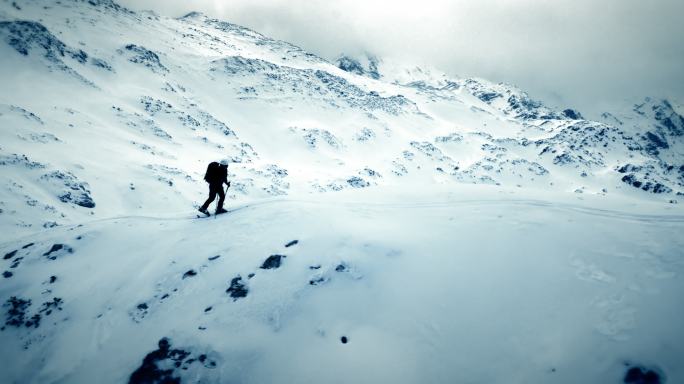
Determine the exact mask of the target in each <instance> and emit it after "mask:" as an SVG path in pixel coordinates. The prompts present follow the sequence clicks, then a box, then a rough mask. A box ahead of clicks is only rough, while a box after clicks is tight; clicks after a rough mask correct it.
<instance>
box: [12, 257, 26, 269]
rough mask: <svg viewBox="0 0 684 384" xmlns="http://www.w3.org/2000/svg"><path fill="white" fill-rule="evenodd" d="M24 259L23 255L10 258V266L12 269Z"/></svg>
mask: <svg viewBox="0 0 684 384" xmlns="http://www.w3.org/2000/svg"><path fill="white" fill-rule="evenodd" d="M22 260H24V258H23V257H17V258H16V259H14V260H12V265H10V268H12V269H14V268H16V267H18V266H19V264H21V261H22Z"/></svg>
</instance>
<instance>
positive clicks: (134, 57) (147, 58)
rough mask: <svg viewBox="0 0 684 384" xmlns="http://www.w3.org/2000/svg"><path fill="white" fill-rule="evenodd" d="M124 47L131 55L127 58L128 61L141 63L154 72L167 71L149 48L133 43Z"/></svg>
mask: <svg viewBox="0 0 684 384" xmlns="http://www.w3.org/2000/svg"><path fill="white" fill-rule="evenodd" d="M125 49H126V50H127V51H128V52H129V53H130V54H131V56H130V57H129V58H128V61H130V62H132V63H136V64H142V65H144V66H145V67H147V68H149V69H150V70H152V72H155V73H167V72H169V70H168V69H167V68H166V67H165V66H164V65H162V63H161V61H160V60H159V56H158V55H157V54H156V53H154V52H152V51H150V50H149V49H147V48H145V47H142V46H139V45H135V44H128V45H126V46H125Z"/></svg>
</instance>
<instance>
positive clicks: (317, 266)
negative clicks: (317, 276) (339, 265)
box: [309, 264, 321, 269]
mask: <svg viewBox="0 0 684 384" xmlns="http://www.w3.org/2000/svg"><path fill="white" fill-rule="evenodd" d="M309 269H321V265H320V264H316V265H310V266H309Z"/></svg>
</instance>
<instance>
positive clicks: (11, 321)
mask: <svg viewBox="0 0 684 384" xmlns="http://www.w3.org/2000/svg"><path fill="white" fill-rule="evenodd" d="M2 306H3V308H7V314H6V317H5V325H6V326H10V327H20V326H22V325H24V321H25V320H26V317H27V312H28V309H29V307H30V306H31V300H30V299H28V300H25V299H22V298H19V297H16V296H12V297H10V298H9V299H7V301H6V302H5V304H3V305H2Z"/></svg>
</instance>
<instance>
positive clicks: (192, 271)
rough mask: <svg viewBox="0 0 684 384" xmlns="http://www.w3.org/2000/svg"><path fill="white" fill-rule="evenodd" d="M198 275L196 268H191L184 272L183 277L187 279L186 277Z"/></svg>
mask: <svg viewBox="0 0 684 384" xmlns="http://www.w3.org/2000/svg"><path fill="white" fill-rule="evenodd" d="M196 275H197V272H195V270H194V269H191V270H189V271H187V272H185V273H184V274H183V279H185V278H186V277H193V276H196Z"/></svg>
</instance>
